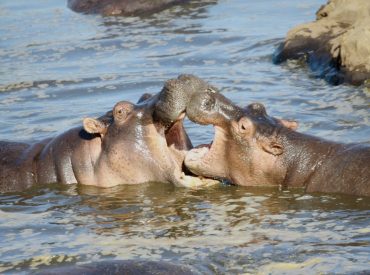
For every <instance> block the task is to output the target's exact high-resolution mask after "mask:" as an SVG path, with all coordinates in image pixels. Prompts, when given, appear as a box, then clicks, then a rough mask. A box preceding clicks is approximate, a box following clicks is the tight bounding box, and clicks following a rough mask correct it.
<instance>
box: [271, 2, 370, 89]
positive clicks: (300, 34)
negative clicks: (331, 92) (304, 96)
mask: <svg viewBox="0 0 370 275" xmlns="http://www.w3.org/2000/svg"><path fill="white" fill-rule="evenodd" d="M301 58H303V59H305V60H306V61H307V63H308V65H309V66H310V68H311V69H312V70H313V71H314V73H315V74H317V75H318V76H319V77H322V78H325V79H326V80H327V81H328V82H330V83H332V84H334V85H337V84H341V83H343V82H346V83H350V84H354V85H361V84H362V83H363V82H364V81H365V80H367V79H370V1H369V0H330V1H329V2H328V3H327V4H326V5H323V6H321V8H320V9H319V10H318V11H317V12H316V21H314V22H310V23H305V24H302V25H299V26H297V27H295V28H293V29H291V30H290V31H289V32H288V34H287V36H286V38H285V41H284V42H283V43H282V44H281V45H280V46H279V48H278V49H277V50H276V52H275V54H274V56H273V62H274V63H276V64H279V63H281V62H284V61H285V60H287V59H301Z"/></svg>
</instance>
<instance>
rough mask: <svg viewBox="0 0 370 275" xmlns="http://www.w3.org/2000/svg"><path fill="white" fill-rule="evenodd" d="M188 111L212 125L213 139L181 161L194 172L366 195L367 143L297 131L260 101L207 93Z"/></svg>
mask: <svg viewBox="0 0 370 275" xmlns="http://www.w3.org/2000/svg"><path fill="white" fill-rule="evenodd" d="M199 106H200V107H199ZM187 115H188V117H189V119H191V120H192V121H194V122H196V123H199V124H213V125H214V126H215V137H214V140H213V143H212V144H211V145H203V146H199V147H198V148H195V149H192V150H191V151H190V152H189V153H188V154H187V155H186V158H185V165H186V166H187V167H188V168H189V169H190V170H191V171H192V172H193V173H195V174H196V175H200V176H204V177H211V178H225V179H228V180H230V181H232V182H233V183H235V184H238V185H246V186H252V185H254V186H256V185H265V186H267V185H280V186H281V187H303V188H305V189H306V191H307V192H330V193H344V194H352V195H362V196H370V169H369V168H370V166H369V164H370V146H369V145H360V144H341V143H335V142H331V141H327V140H324V139H321V138H318V137H314V136H310V135H306V134H302V133H299V132H296V131H295V129H296V128H297V123H296V122H294V121H288V120H278V119H275V118H273V117H270V116H268V115H267V113H266V110H265V107H264V106H263V105H262V104H259V103H254V104H251V105H249V106H248V107H247V108H244V109H243V108H239V107H237V106H235V105H234V104H232V102H230V101H229V100H228V99H227V98H225V97H224V96H222V95H221V94H217V93H211V92H208V93H204V94H199V95H197V96H195V97H194V98H193V101H192V102H191V104H189V107H188V108H187Z"/></svg>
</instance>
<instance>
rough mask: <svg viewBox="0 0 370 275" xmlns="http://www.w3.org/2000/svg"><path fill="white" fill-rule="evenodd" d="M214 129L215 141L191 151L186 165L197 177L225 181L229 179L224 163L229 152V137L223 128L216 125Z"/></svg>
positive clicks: (187, 156)
mask: <svg viewBox="0 0 370 275" xmlns="http://www.w3.org/2000/svg"><path fill="white" fill-rule="evenodd" d="M214 129H215V135H214V138H213V141H212V142H211V143H210V144H201V145H199V146H197V147H195V148H193V149H191V150H189V151H188V152H187V154H186V156H185V160H184V164H185V166H186V167H187V168H188V169H189V170H190V171H191V172H192V173H193V174H195V175H198V176H203V177H207V178H212V179H217V180H224V179H225V178H227V172H226V169H225V165H224V161H223V160H224V159H225V154H226V152H227V143H226V141H227V136H226V132H225V130H224V129H223V128H221V127H219V126H216V125H215V126H214Z"/></svg>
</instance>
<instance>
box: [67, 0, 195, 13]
mask: <svg viewBox="0 0 370 275" xmlns="http://www.w3.org/2000/svg"><path fill="white" fill-rule="evenodd" d="M189 1H190V0H68V7H69V8H70V9H71V10H73V11H75V12H82V13H96V14H102V15H124V16H138V15H150V14H153V13H155V12H159V11H162V10H164V9H166V8H169V7H172V6H174V5H178V4H184V3H187V2H189Z"/></svg>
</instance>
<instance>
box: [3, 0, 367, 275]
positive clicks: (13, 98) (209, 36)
mask: <svg viewBox="0 0 370 275" xmlns="http://www.w3.org/2000/svg"><path fill="white" fill-rule="evenodd" d="M323 2H324V1H322V0H314V1H312V0H310V1H309V0H304V1H295V0H282V1H272V0H263V1H243V0H233V1H226V0H219V1H194V3H193V4H192V5H189V6H181V7H180V6H179V7H175V8H173V9H169V10H166V11H164V12H161V13H159V14H156V15H154V16H151V17H147V18H136V17H131V18H123V17H101V16H96V15H82V14H76V13H73V12H71V11H69V10H68V9H67V8H66V3H65V1H51V0H43V1H26V0H19V1H10V0H6V1H1V3H0V45H1V46H0V62H1V66H0V116H1V120H0V139H1V140H17V141H32V140H39V139H42V138H46V137H50V136H53V135H56V134H57V133H60V132H62V131H64V130H65V129H68V128H70V127H73V126H76V125H79V124H80V123H81V121H82V118H83V117H86V116H94V115H96V116H98V115H101V114H102V113H104V112H105V111H107V110H108V109H110V108H112V106H113V105H114V103H115V102H117V101H119V100H130V101H133V102H135V101H137V99H138V98H139V97H140V95H141V94H143V93H145V92H151V93H153V92H157V91H159V90H160V89H161V87H162V85H163V82H164V81H165V80H167V79H169V78H174V77H177V75H178V74H180V73H193V74H196V75H198V76H200V77H202V78H205V79H207V80H208V81H210V82H211V83H212V84H214V85H216V86H218V87H219V88H220V89H221V91H222V92H223V93H225V94H226V95H227V96H228V97H230V98H231V99H232V100H233V101H235V102H238V104H240V105H247V104H249V103H251V102H255V101H259V102H262V103H264V104H265V105H266V107H267V109H268V111H269V113H270V114H272V115H274V116H278V117H285V118H294V119H297V120H298V121H299V122H300V131H303V132H306V133H309V134H314V135H317V136H321V137H325V138H330V139H333V140H336V141H344V142H370V139H369V137H370V127H369V125H370V122H369V118H370V116H369V107H370V101H369V93H368V92H367V91H366V90H364V89H363V88H362V87H359V88H355V87H351V86H346V85H342V86H336V87H332V86H329V85H328V84H327V83H325V82H324V81H323V80H318V79H316V78H315V77H314V76H312V74H311V72H310V71H309V70H307V68H306V67H305V66H302V64H299V63H297V62H288V63H286V64H284V65H282V66H275V65H272V63H271V54H272V52H273V50H274V48H275V47H276V45H277V44H278V43H279V42H280V41H282V39H283V37H284V36H285V34H286V32H287V30H288V29H289V28H291V27H293V26H294V25H297V24H299V23H301V22H304V21H309V20H312V19H313V18H314V12H315V11H316V9H317V8H318V7H319V6H320V5H321V4H323ZM92 103H93V104H92ZM186 127H187V130H188V132H189V134H190V136H191V138H192V140H193V143H194V144H200V143H204V142H208V141H210V140H211V139H212V137H213V128H212V127H200V126H198V125H195V124H193V123H190V122H188V121H187V122H186ZM369 202H370V201H369V199H368V198H356V197H346V196H339V195H322V194H314V195H305V194H303V193H302V192H301V191H299V190H290V191H289V192H280V191H278V190H275V189H265V190H263V189H250V188H241V187H235V186H220V187H215V188H211V189H207V190H197V191H192V190H184V189H181V188H175V187H173V186H171V185H163V184H159V183H153V184H145V185H140V186H121V187H118V188H114V189H104V190H101V189H96V188H86V187H76V186H45V187H43V188H39V189H38V188H35V189H33V190H30V191H27V192H24V193H18V194H8V195H0V232H1V236H2V237H1V238H0V272H1V271H5V270H8V271H11V272H13V273H14V272H18V271H22V270H27V269H29V268H34V267H40V266H44V265H48V264H53V265H60V264H63V263H69V262H71V263H82V262H92V261H98V260H102V259H133V258H146V259H152V260H165V261H171V262H175V263H185V264H189V265H193V266H195V267H196V268H197V269H198V270H199V271H201V272H203V273H206V274H207V273H220V274H222V273H231V274H237V273H252V274H255V273H261V274H266V273H289V272H291V273H293V274H294V273H297V270H298V271H299V273H301V274H317V273H351V272H357V271H365V270H368V266H369V260H368V259H369V253H370V248H369V247H370V223H369V214H370V213H369V211H370V207H369V205H370V204H369Z"/></svg>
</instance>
